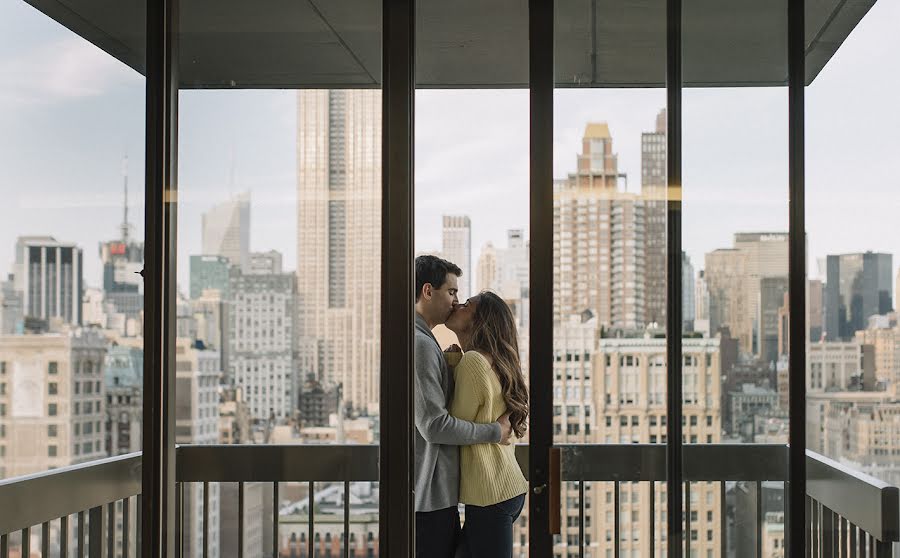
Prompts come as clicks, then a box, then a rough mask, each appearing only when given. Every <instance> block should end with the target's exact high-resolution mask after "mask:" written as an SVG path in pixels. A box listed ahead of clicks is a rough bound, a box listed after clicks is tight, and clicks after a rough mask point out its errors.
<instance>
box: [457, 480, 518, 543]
mask: <svg viewBox="0 0 900 558" xmlns="http://www.w3.org/2000/svg"><path fill="white" fill-rule="evenodd" d="M524 505H525V495H524V494H521V495H519V496H516V497H515V498H510V499H509V500H506V501H503V502H500V503H499V504H494V505H491V506H484V507H482V506H473V505H471V504H466V524H465V526H464V527H463V536H462V538H463V552H462V555H463V556H465V557H467V558H512V545H513V523H515V521H516V519H518V518H519V514H520V513H522V507H523V506H524Z"/></svg>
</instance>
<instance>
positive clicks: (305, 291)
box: [296, 90, 381, 412]
mask: <svg viewBox="0 0 900 558" xmlns="http://www.w3.org/2000/svg"><path fill="white" fill-rule="evenodd" d="M297 102H298V111H297V165H298V170H297V177H298V182H297V322H296V328H297V336H298V351H299V352H300V354H299V357H300V359H301V360H302V361H304V362H311V363H312V365H313V366H314V368H315V370H313V372H314V373H315V374H316V376H317V379H319V380H320V381H323V382H325V383H335V384H336V383H342V384H343V394H344V398H345V403H347V404H348V405H351V406H353V407H356V408H357V409H366V407H367V406H368V407H370V408H369V409H368V410H371V411H373V412H376V409H377V402H378V400H379V385H380V384H379V381H378V376H379V360H380V353H379V347H380V332H381V312H380V308H379V306H380V293H381V92H380V91H377V90H336V91H327V90H317V91H311V90H307V91H300V92H299V93H298V94H297Z"/></svg>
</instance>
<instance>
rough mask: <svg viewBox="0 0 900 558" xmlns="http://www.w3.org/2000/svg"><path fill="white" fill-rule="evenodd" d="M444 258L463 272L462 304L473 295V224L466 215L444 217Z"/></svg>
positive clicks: (460, 287) (460, 295)
mask: <svg viewBox="0 0 900 558" xmlns="http://www.w3.org/2000/svg"><path fill="white" fill-rule="evenodd" d="M441 252H443V254H444V258H446V259H447V260H449V261H451V262H453V263H455V264H456V265H458V266H459V268H460V269H461V270H462V272H463V274H462V277H460V278H459V300H460V302H462V301H464V300H465V299H467V298H469V296H471V295H472V222H471V221H470V220H469V217H468V216H466V215H444V227H443V247H442V248H441Z"/></svg>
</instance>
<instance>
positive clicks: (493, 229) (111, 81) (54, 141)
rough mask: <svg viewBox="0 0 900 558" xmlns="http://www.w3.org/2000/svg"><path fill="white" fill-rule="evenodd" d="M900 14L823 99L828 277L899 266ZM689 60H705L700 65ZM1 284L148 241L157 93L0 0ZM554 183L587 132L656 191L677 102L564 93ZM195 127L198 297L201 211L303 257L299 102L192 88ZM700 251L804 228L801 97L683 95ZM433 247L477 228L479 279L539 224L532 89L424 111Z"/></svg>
mask: <svg viewBox="0 0 900 558" xmlns="http://www.w3.org/2000/svg"><path fill="white" fill-rule="evenodd" d="M897 21H900V2H896V1H890V0H879V1H878V3H877V4H876V6H875V7H874V8H873V9H872V10H871V12H870V13H869V14H868V15H867V16H866V17H865V18H864V19H863V21H862V22H861V23H860V25H859V26H858V27H857V28H856V29H855V30H854V31H853V33H852V34H851V36H850V37H849V38H848V40H847V41H846V42H845V43H844V44H843V45H842V47H841V48H840V50H839V51H838V53H837V54H836V55H835V57H834V58H833V59H832V60H831V61H830V62H829V64H828V65H827V66H826V67H825V69H824V70H823V72H822V73H821V74H820V75H819V76H818V77H817V79H816V80H815V82H814V83H813V84H812V85H811V86H810V87H808V88H807V93H806V108H807V112H806V121H807V131H806V132H807V134H806V139H807V144H806V150H807V151H806V154H807V159H806V173H807V174H806V181H807V196H806V203H807V230H808V233H809V252H810V274H811V275H812V276H816V275H818V273H817V269H816V265H815V261H816V259H817V258H821V257H824V256H825V255H826V254H833V253H842V252H856V251H865V250H875V251H886V252H891V253H893V254H895V258H894V265H895V268H896V266H897V265H898V264H900V261H898V260H900V219H898V218H900V196H898V195H897V191H898V187H900V173H898V171H897V165H896V162H895V161H896V157H897V153H900V134H898V130H900V111H898V110H897V107H896V102H895V99H896V97H897V95H898V91H900V73H898V72H893V71H889V69H890V68H894V67H896V59H895V53H896V52H900V34H897V33H896V32H895V29H894V27H895V22H897ZM686 63H687V61H686ZM0 76H3V79H2V81H0V189H2V194H3V200H4V203H3V205H2V209H0V272H2V273H6V272H9V271H11V267H10V266H9V264H10V263H11V262H12V260H13V257H14V254H13V248H14V245H15V239H16V237H17V236H19V235H23V234H51V235H53V236H55V237H56V238H57V239H59V240H67V241H74V242H77V243H78V244H79V245H80V246H81V247H82V248H83V249H84V251H85V260H86V269H85V279H86V281H87V283H88V284H90V285H99V283H100V265H99V257H98V243H99V242H101V241H103V240H110V239H113V238H116V236H117V234H118V226H119V223H120V222H121V219H122V203H123V202H122V199H123V192H122V189H123V188H122V183H123V176H122V167H123V165H122V160H123V157H124V156H125V155H127V156H128V166H127V169H128V180H129V190H130V198H129V199H130V212H129V215H130V218H131V222H132V224H133V226H134V231H135V234H136V236H138V237H142V236H143V234H142V232H143V200H142V192H143V158H144V151H143V150H144V146H143V134H144V79H143V77H142V76H140V75H139V74H137V73H136V72H134V71H133V70H131V69H130V68H128V67H126V66H124V65H123V64H121V63H120V62H118V61H116V60H114V59H112V58H111V57H109V56H108V55H106V54H105V53H103V52H102V51H100V50H99V49H97V48H96V47H94V46H93V45H91V44H89V43H87V42H85V41H84V40H82V39H80V38H79V37H77V36H75V35H74V34H72V33H71V32H70V31H68V30H66V29H64V28H62V27H61V26H59V25H58V24H56V23H55V22H53V21H51V20H49V19H48V18H47V17H46V16H44V15H43V14H41V13H39V12H37V11H36V10H35V9H34V8H32V7H31V6H29V5H28V4H26V3H25V2H23V1H22V0H0ZM554 104H555V114H554V118H555V128H554V143H553V148H554V154H553V159H554V176H555V177H557V178H562V177H564V176H565V175H566V173H567V172H569V171H571V170H572V169H573V167H574V165H575V156H576V153H577V152H578V151H579V149H580V140H581V135H582V133H583V130H584V126H585V124H586V123H587V122H608V123H609V126H610V131H611V134H612V136H613V143H614V150H615V151H616V152H617V154H618V158H619V167H620V170H622V171H624V172H626V173H627V174H628V176H629V180H628V187H629V189H630V190H633V191H637V190H638V189H639V187H640V135H641V132H643V131H651V130H652V129H653V127H654V125H655V118H656V114H657V113H658V111H659V110H660V109H661V108H664V106H665V92H664V90H662V89H643V90H637V89H615V90H612V89H605V90H586V89H579V90H573V89H566V90H560V91H557V93H556V95H555V100H554ZM179 111H180V121H179V134H180V135H179V190H180V193H179V201H180V204H179V241H178V253H179V264H180V265H179V272H178V275H179V282H180V284H181V286H182V289H183V290H185V291H186V290H187V277H188V266H187V262H188V256H189V255H190V254H196V253H199V252H200V216H201V215H202V213H203V212H204V211H205V210H207V209H209V208H210V207H212V206H213V205H215V204H216V203H219V202H222V201H224V200H226V199H228V197H229V196H230V195H233V194H235V193H238V192H243V191H250V193H251V203H252V209H251V249H253V250H269V249H276V250H279V251H281V252H283V253H284V256H285V266H286V267H287V268H289V269H291V268H293V266H294V265H295V262H296V254H295V252H296V223H295V215H296V211H295V203H296V202H295V200H296V153H295V147H296V124H297V123H296V93H295V92H293V91H209V90H206V91H184V92H182V93H181V96H180V108H179ZM683 111H684V112H683V142H684V147H683V149H684V153H683V167H684V196H685V197H684V208H683V211H684V214H683V226H684V231H683V245H684V248H685V250H686V251H687V252H688V254H689V255H690V256H691V259H692V261H693V263H694V266H695V268H697V269H699V268H701V267H703V263H702V262H703V255H704V254H705V253H706V252H709V251H711V250H713V249H716V248H721V247H728V246H730V245H731V241H732V236H733V233H734V232H737V231H751V230H752V231H758V230H765V231H787V218H788V217H787V216H788V203H787V199H788V198H787V195H788V190H787V168H788V159H787V141H788V130H787V89H786V88H740V89H687V90H685V91H684V93H683ZM416 117H417V121H416V148H415V151H416V161H415V165H416V193H415V196H416V230H415V233H416V244H417V246H416V248H417V250H420V251H425V250H439V249H440V242H441V238H440V237H441V235H440V227H441V221H440V217H441V215H443V214H465V215H469V216H470V217H471V220H472V249H473V255H472V257H473V262H472V264H473V265H474V264H475V262H476V261H477V257H478V254H479V252H480V250H481V247H482V246H483V245H484V244H485V243H486V242H488V241H492V242H493V243H494V244H495V246H503V245H505V237H506V230H507V229H510V228H525V229H527V227H528V92H527V91H525V90H500V91H491V90H470V91H435V90H427V91H420V92H418V93H417V97H416Z"/></svg>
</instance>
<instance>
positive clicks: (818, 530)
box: [812, 500, 822, 558]
mask: <svg viewBox="0 0 900 558" xmlns="http://www.w3.org/2000/svg"><path fill="white" fill-rule="evenodd" d="M819 511H820V508H819V502H818V501H816V500H813V506H812V528H813V541H812V542H813V543H812V549H813V550H812V555H813V558H819V556H820V554H819V552H820V551H821V549H822V526H821V524H820V523H819Z"/></svg>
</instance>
